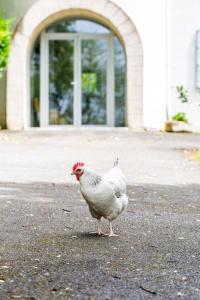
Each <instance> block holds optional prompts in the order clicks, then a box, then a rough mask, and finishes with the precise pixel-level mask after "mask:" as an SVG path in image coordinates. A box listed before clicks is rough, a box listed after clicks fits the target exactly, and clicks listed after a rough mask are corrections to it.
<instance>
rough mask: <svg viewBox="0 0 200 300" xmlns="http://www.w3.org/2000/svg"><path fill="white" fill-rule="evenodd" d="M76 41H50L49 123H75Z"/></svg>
mask: <svg viewBox="0 0 200 300" xmlns="http://www.w3.org/2000/svg"><path fill="white" fill-rule="evenodd" d="M73 80H74V42H73V41H71V40H70V41H68V40H64V41H63V40H52V41H49V124H50V125H61V124H73V94H74V91H73Z"/></svg>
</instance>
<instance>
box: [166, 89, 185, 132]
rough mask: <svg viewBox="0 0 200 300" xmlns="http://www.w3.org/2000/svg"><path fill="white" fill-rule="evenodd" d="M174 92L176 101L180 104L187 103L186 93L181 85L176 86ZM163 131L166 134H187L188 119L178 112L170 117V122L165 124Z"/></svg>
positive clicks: (183, 113)
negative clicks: (175, 92) (176, 94)
mask: <svg viewBox="0 0 200 300" xmlns="http://www.w3.org/2000/svg"><path fill="white" fill-rule="evenodd" d="M176 90H177V92H178V99H180V101H181V103H187V102H189V101H188V91H187V90H186V89H185V88H184V87H183V86H182V85H181V86H177V87H176ZM164 129H165V131H167V132H188V131H191V130H190V125H189V123H188V118H187V116H186V113H185V112H178V113H176V114H175V115H173V116H172V117H171V120H167V121H166V122H165V128H164Z"/></svg>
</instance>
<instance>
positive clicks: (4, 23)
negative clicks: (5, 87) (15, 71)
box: [0, 16, 12, 78]
mask: <svg viewBox="0 0 200 300" xmlns="http://www.w3.org/2000/svg"><path fill="white" fill-rule="evenodd" d="M11 22H12V20H10V19H4V18H3V17H1V16H0V78H1V77H2V74H3V71H4V70H5V68H6V65H7V61H8V56H9V52H10V43H11V38H12V32H11V29H10V27H11Z"/></svg>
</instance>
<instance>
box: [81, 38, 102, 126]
mask: <svg viewBox="0 0 200 300" xmlns="http://www.w3.org/2000/svg"><path fill="white" fill-rule="evenodd" d="M81 53H82V124H85V125H91V124H93V125H104V124H106V80H107V79H106V77H107V76H106V75H107V74H106V71H107V41H105V40H83V41H82V43H81Z"/></svg>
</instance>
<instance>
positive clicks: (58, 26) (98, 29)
mask: <svg viewBox="0 0 200 300" xmlns="http://www.w3.org/2000/svg"><path fill="white" fill-rule="evenodd" d="M46 31H47V32H69V33H109V32H110V30H109V29H108V28H106V27H105V26H103V25H101V24H98V23H96V22H93V21H90V20H86V19H85V20H84V19H82V20H78V19H77V20H69V19H67V20H66V19H63V20H60V21H58V22H56V23H54V24H52V25H51V26H49V27H48V28H47V30H46Z"/></svg>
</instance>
